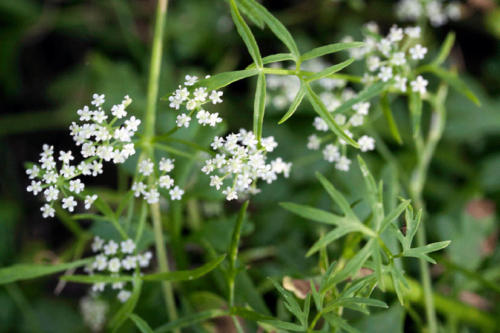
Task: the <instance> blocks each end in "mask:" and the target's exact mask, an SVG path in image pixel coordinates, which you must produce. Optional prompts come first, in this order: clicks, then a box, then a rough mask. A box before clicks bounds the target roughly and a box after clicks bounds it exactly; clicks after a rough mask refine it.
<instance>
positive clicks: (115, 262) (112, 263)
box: [108, 258, 121, 273]
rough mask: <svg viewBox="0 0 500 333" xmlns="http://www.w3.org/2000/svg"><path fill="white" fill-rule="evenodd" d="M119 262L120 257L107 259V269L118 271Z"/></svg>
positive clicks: (113, 271) (112, 271)
mask: <svg viewBox="0 0 500 333" xmlns="http://www.w3.org/2000/svg"><path fill="white" fill-rule="evenodd" d="M120 267H121V263H120V259H118V258H113V259H110V260H109V261H108V270H109V271H110V272H111V273H118V272H119V271H120Z"/></svg>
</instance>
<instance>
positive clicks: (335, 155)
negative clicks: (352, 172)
mask: <svg viewBox="0 0 500 333" xmlns="http://www.w3.org/2000/svg"><path fill="white" fill-rule="evenodd" d="M339 157H340V152H339V148H338V147H337V146H335V145H333V144H331V143H330V144H328V145H326V146H325V148H324V149H323V158H324V159H325V160H327V161H328V162H335V161H337V160H338V159H339Z"/></svg>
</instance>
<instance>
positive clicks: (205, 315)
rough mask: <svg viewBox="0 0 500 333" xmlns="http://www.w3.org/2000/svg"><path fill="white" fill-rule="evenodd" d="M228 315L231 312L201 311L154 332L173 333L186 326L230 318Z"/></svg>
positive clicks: (217, 310) (218, 310)
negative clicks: (171, 332) (214, 319)
mask: <svg viewBox="0 0 500 333" xmlns="http://www.w3.org/2000/svg"><path fill="white" fill-rule="evenodd" d="M228 315H229V311H225V310H220V309H213V310H206V311H201V312H198V313H194V314H191V315H187V316H185V317H182V318H179V319H177V320H174V321H171V322H169V323H167V324H165V325H162V326H160V327H158V328H157V329H155V330H154V332H155V333H164V332H170V331H173V330H175V329H179V328H183V327H186V326H191V325H194V324H196V323H199V322H203V321H206V320H209V319H213V318H217V317H223V316H228Z"/></svg>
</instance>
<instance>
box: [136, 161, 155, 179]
mask: <svg viewBox="0 0 500 333" xmlns="http://www.w3.org/2000/svg"><path fill="white" fill-rule="evenodd" d="M154 166H155V165H154V163H153V161H151V159H149V158H146V159H144V160H142V161H141V162H140V163H139V173H140V174H142V175H144V176H149V175H151V174H152V173H153V171H154Z"/></svg>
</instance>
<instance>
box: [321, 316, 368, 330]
mask: <svg viewBox="0 0 500 333" xmlns="http://www.w3.org/2000/svg"><path fill="white" fill-rule="evenodd" d="M323 318H325V319H326V321H327V322H328V324H329V325H330V326H332V327H336V328H337V327H338V328H341V329H342V330H344V331H346V332H349V333H359V331H358V330H357V329H355V328H354V327H352V326H351V325H349V324H348V323H347V322H346V321H345V320H344V319H342V318H341V317H339V316H337V315H335V314H333V313H331V312H330V313H326V314H325V315H324V316H323Z"/></svg>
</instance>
